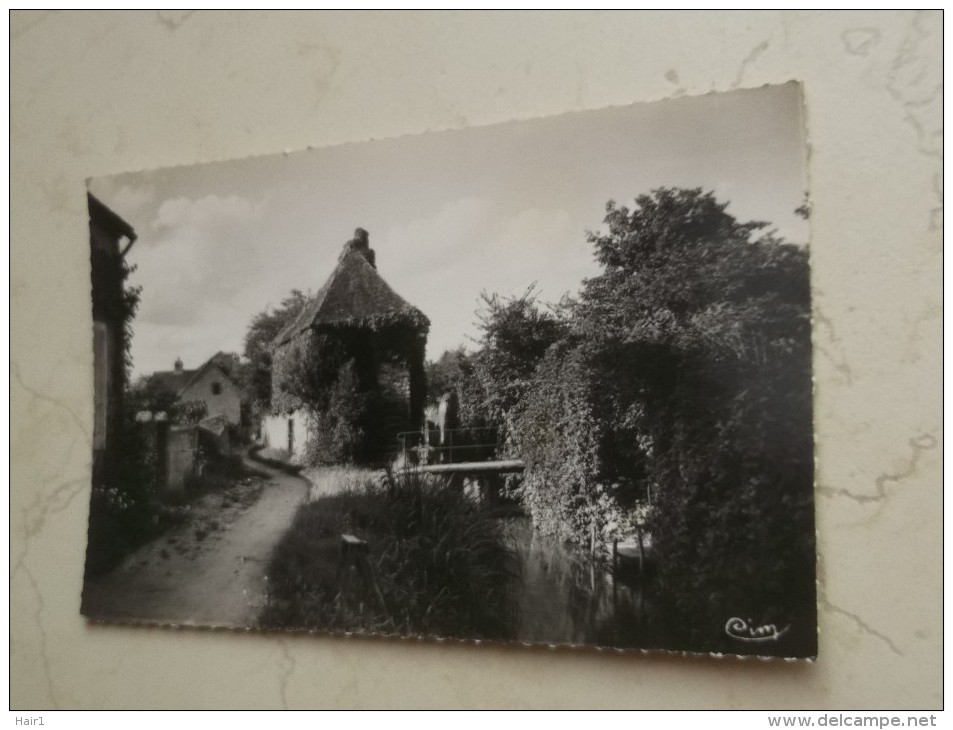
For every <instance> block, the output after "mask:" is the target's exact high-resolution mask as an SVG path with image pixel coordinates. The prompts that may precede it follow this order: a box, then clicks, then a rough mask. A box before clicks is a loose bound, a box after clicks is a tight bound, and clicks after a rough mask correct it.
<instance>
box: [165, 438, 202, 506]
mask: <svg viewBox="0 0 953 730" xmlns="http://www.w3.org/2000/svg"><path fill="white" fill-rule="evenodd" d="M197 449H198V427H197V426H169V432H168V435H167V437H166V447H165V488H166V490H167V491H169V492H182V491H184V490H185V482H186V479H187V478H188V477H190V476H191V475H192V473H193V471H194V469H195V452H196V451H197Z"/></svg>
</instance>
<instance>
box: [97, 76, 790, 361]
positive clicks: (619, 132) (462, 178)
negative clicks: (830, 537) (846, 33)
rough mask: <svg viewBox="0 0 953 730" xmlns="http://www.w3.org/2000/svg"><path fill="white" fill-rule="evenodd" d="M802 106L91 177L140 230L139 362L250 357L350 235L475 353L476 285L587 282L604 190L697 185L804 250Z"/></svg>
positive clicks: (669, 115) (753, 96) (780, 92)
mask: <svg viewBox="0 0 953 730" xmlns="http://www.w3.org/2000/svg"><path fill="white" fill-rule="evenodd" d="M801 104H802V102H801V95H800V93H799V90H798V87H797V85H796V84H793V83H791V84H785V85H782V86H770V87H762V88H760V89H751V90H740V91H733V92H728V93H721V94H709V95H706V96H701V97H683V98H679V99H673V100H665V101H658V102H651V103H640V104H634V105H632V106H626V107H612V108H608V109H603V110H597V111H587V112H577V113H571V114H564V115H560V116H556V117H547V118H543V119H537V120H528V121H519V122H508V123H504V124H496V125H492V126H486V127H476V128H469V129H463V130H452V131H445V132H428V133H425V134H421V135H416V136H406V137H399V138H395V139H390V140H377V141H370V142H364V143H354V144H346V145H341V146H336V147H328V148H323V149H315V150H306V151H301V152H295V153H290V154H278V155H273V156H265V157H253V158H248V159H244V160H236V161H231V162H221V163H212V164H202V165H194V166H183V167H175V168H167V169H161V170H154V171H147V172H136V173H127V174H120V175H114V176H110V177H104V178H97V179H94V180H91V181H90V185H89V187H90V190H91V191H92V192H93V194H95V195H96V196H97V197H99V198H100V199H101V200H102V201H103V202H104V203H106V204H107V205H108V206H109V207H110V208H112V209H113V210H114V211H115V212H116V213H118V214H119V215H120V216H121V217H123V218H124V219H125V220H126V221H128V222H129V223H130V224H131V225H132V226H133V228H134V229H135V230H136V233H137V234H138V240H137V241H136V243H135V244H134V246H133V247H132V249H130V251H129V253H128V254H127V260H128V261H129V263H130V264H133V265H135V266H136V270H135V272H134V273H133V274H132V276H131V277H130V281H129V283H130V284H134V285H139V286H141V287H142V299H141V303H140V307H139V311H138V313H137V316H136V319H135V320H134V322H133V329H134V333H135V334H134V337H133V347H132V356H133V370H134V373H135V374H136V375H142V374H147V373H151V372H154V371H156V370H170V369H172V367H173V362H174V361H175V359H176V358H177V357H181V359H182V361H183V362H184V364H185V367H186V368H196V367H198V366H200V365H201V364H202V363H204V362H205V361H206V360H207V359H208V358H209V357H210V356H212V355H213V354H215V353H216V352H218V351H220V350H221V351H225V352H239V353H240V352H241V351H242V349H243V342H244V336H245V332H246V331H247V328H248V325H249V323H250V322H251V320H252V318H253V317H254V316H255V314H257V313H258V312H261V311H263V310H265V309H266V308H268V307H272V306H275V305H277V304H279V303H280V302H281V300H282V299H283V298H284V297H285V296H287V295H288V293H289V292H290V291H291V290H292V289H301V290H302V291H308V290H310V291H312V292H314V291H316V290H317V289H318V288H319V287H320V286H321V285H322V284H323V283H324V281H325V280H326V279H327V278H328V276H329V275H330V274H331V272H332V270H333V269H334V266H335V264H336V263H337V257H338V254H339V253H340V250H341V248H342V246H343V245H344V243H345V242H346V241H347V240H348V239H350V238H351V236H352V235H353V232H354V229H355V228H357V227H362V228H365V229H366V230H368V231H369V232H370V244H371V247H372V248H374V249H375V250H376V255H377V268H378V271H379V272H380V274H381V275H382V276H383V277H384V279H385V280H386V281H387V282H388V283H389V284H390V285H391V287H392V288H393V289H394V290H395V291H396V292H397V293H398V294H400V295H401V296H402V297H403V298H404V299H406V300H407V301H409V302H410V303H411V304H413V305H415V306H416V307H418V308H419V309H420V310H422V311H423V312H424V313H425V314H426V315H427V316H428V317H429V318H430V321H431V328H430V335H429V337H428V345H427V356H428V358H430V359H435V358H437V357H439V356H440V354H441V353H442V352H443V351H444V350H446V349H450V348H454V347H458V346H460V345H463V346H466V347H468V348H469V349H472V348H473V338H475V337H476V336H477V335H478V330H477V327H476V325H475V323H476V321H477V317H476V315H475V311H476V309H477V308H478V306H479V303H480V293H481V292H482V291H486V292H488V293H493V292H495V293H499V294H501V295H520V294H522V293H523V292H524V291H526V289H527V287H529V286H530V285H532V284H534V283H535V285H536V290H537V292H538V294H539V297H540V299H541V300H543V301H558V300H559V299H560V298H561V297H562V296H563V295H564V294H566V293H570V294H572V293H575V292H576V291H578V289H579V287H580V284H581V282H582V280H583V279H584V278H586V277H589V276H593V275H595V274H597V273H598V271H599V269H598V266H597V264H596V263H595V261H594V259H593V254H592V247H591V244H589V243H588V242H587V239H586V233H587V231H595V230H600V229H601V227H602V220H603V217H604V215H605V205H606V202H607V201H608V200H610V199H611V200H615V201H617V202H618V203H620V204H629V205H630V204H631V203H632V201H633V199H634V198H635V197H636V196H638V195H641V194H643V193H647V192H649V191H650V190H652V189H653V188H657V187H662V186H665V187H701V188H703V189H705V190H710V191H712V192H714V194H715V196H716V197H717V198H718V199H719V200H721V201H722V202H728V203H729V206H728V212H729V213H731V214H733V215H734V216H735V217H736V218H738V219H739V220H741V221H748V220H760V221H768V222H769V223H770V224H771V227H772V228H774V229H776V230H777V232H778V234H780V236H782V237H783V238H784V239H786V240H787V241H789V242H791V243H796V244H801V245H806V244H807V240H808V227H807V222H806V221H804V220H803V219H801V218H800V217H798V216H797V215H795V213H794V210H795V209H796V208H797V207H798V206H799V205H801V204H802V202H803V200H804V196H805V193H806V192H807V176H806V146H805V139H804V124H803V112H802V106H801Z"/></svg>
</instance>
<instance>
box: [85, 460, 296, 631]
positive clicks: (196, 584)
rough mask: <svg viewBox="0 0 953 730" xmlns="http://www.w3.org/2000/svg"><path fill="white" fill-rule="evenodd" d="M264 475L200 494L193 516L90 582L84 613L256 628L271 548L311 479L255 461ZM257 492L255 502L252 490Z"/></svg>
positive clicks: (109, 618)
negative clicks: (213, 491) (223, 489)
mask: <svg viewBox="0 0 953 730" xmlns="http://www.w3.org/2000/svg"><path fill="white" fill-rule="evenodd" d="M246 465H247V466H248V467H250V468H252V469H254V470H255V471H258V472H261V473H264V474H267V477H266V478H265V479H254V480H251V483H250V484H239V485H236V487H235V488H233V489H231V490H228V491H227V493H212V494H208V495H205V496H203V497H202V498H201V499H200V500H198V502H197V503H196V504H195V505H193V508H192V509H191V510H190V511H191V512H192V518H191V519H190V520H189V521H188V523H187V524H185V525H181V526H177V527H174V528H172V529H171V530H169V531H168V532H166V533H164V534H163V535H161V536H159V537H158V538H156V539H155V540H153V541H152V542H150V543H147V544H146V545H143V546H142V547H141V548H139V549H138V550H136V551H135V552H134V553H133V554H132V555H129V556H128V557H127V558H126V559H125V560H123V561H122V562H121V563H120V564H119V565H118V566H117V567H116V568H115V569H113V570H112V571H110V572H109V573H107V574H106V575H103V576H100V577H95V578H91V579H88V580H87V582H86V585H85V588H84V594H83V613H84V615H86V616H88V617H90V618H94V619H102V620H107V621H132V622H144V623H160V624H172V625H195V626H221V627H254V626H255V625H256V624H257V620H258V614H259V612H260V611H261V608H262V606H263V605H264V599H265V589H266V587H267V578H266V576H265V569H266V568H267V564H268V559H269V557H270V555H271V551H272V548H274V546H275V544H276V543H277V542H278V540H279V539H280V538H281V536H282V535H283V534H284V532H285V530H286V529H287V528H288V526H289V525H290V524H291V520H292V518H293V517H294V514H295V511H296V510H297V508H298V506H299V505H300V504H301V503H302V502H304V501H305V499H306V497H307V495H308V489H309V483H308V482H307V481H306V480H305V479H303V478H301V477H298V476H292V475H289V474H286V473H284V472H281V471H278V470H277V469H273V468H271V467H269V466H266V465H264V464H261V463H258V462H252V461H248V460H247V459H246ZM259 489H260V490H261V491H260V496H258V498H257V500H255V501H253V502H252V503H251V504H250V505H248V504H247V503H248V502H250V501H251V500H252V499H254V492H255V491H257V490H259Z"/></svg>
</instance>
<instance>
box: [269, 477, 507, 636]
mask: <svg viewBox="0 0 953 730" xmlns="http://www.w3.org/2000/svg"><path fill="white" fill-rule="evenodd" d="M343 534H350V535H354V536H356V537H358V538H360V539H361V540H364V541H366V543H367V557H366V562H367V566H366V567H367V568H368V569H369V570H368V572H367V574H364V573H363V572H362V573H361V575H359V576H356V577H354V580H351V579H350V577H345V578H342V575H343V573H342V570H344V571H346V570H351V571H354V572H355V573H357V572H358V571H357V567H360V566H355V567H351V566H346V567H343V568H342V565H341V536H342V535H343ZM518 571H519V569H518V562H517V556H516V555H515V553H514V552H513V551H512V550H511V549H510V548H508V547H507V545H506V543H505V541H504V537H503V534H502V530H501V528H500V524H499V522H498V521H497V520H494V519H492V518H490V517H489V516H487V515H486V514H484V513H483V512H481V510H480V509H479V506H478V505H476V504H474V503H473V502H472V501H470V500H469V499H467V498H466V497H464V495H463V494H462V493H461V492H460V491H459V490H457V489H454V488H451V487H450V486H448V484H447V483H446V482H445V481H443V480H437V479H431V478H425V477H423V476H421V475H416V474H411V475H407V476H401V477H393V476H388V477H386V478H384V479H382V480H374V479H367V480H365V481H364V482H363V484H361V485H360V486H359V487H355V488H351V489H349V490H346V491H342V492H340V493H338V494H332V495H328V496H323V497H320V498H318V499H316V500H314V501H312V502H309V503H306V504H304V505H302V506H301V507H300V508H299V510H298V513H297V514H296V516H295V519H294V521H293V523H292V526H291V527H290V529H289V530H288V532H287V533H286V534H285V536H284V537H283V538H282V540H281V541H280V542H279V544H278V545H277V547H276V549H275V551H274V553H273V555H272V558H271V561H270V564H269V567H268V585H269V596H268V601H267V604H266V606H265V609H264V610H263V612H262V614H261V617H260V624H261V625H262V626H263V627H269V628H306V629H324V630H331V631H357V632H377V633H395V634H405V635H406V634H411V635H437V636H448V637H466V638H478V639H507V638H512V635H513V632H514V631H515V629H516V626H517V623H518V612H517V608H516V601H515V595H514V594H515V587H516V582H517V579H518V577H519V575H518Z"/></svg>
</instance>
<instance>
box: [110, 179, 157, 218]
mask: <svg viewBox="0 0 953 730" xmlns="http://www.w3.org/2000/svg"><path fill="white" fill-rule="evenodd" d="M155 197H156V189H155V187H154V186H152V185H144V186H141V187H140V186H133V185H123V186H122V187H120V188H119V189H118V190H116V192H115V193H113V194H112V196H111V200H110V205H111V207H113V208H114V209H115V210H121V211H123V212H124V213H125V214H133V213H135V212H136V211H138V210H139V209H141V208H143V207H145V206H146V205H148V204H149V203H151V202H152V201H153V200H155Z"/></svg>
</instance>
